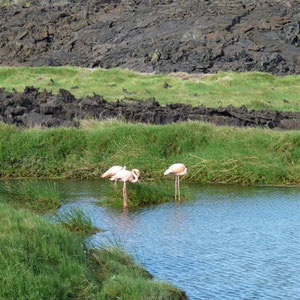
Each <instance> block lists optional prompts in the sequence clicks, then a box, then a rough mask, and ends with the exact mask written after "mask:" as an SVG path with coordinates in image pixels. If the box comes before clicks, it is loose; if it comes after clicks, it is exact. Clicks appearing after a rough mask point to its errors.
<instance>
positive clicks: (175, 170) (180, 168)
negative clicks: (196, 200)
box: [164, 163, 187, 201]
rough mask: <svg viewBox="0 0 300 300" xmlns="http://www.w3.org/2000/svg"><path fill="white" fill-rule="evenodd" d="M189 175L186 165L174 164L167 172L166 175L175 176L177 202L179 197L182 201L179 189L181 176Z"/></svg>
mask: <svg viewBox="0 0 300 300" xmlns="http://www.w3.org/2000/svg"><path fill="white" fill-rule="evenodd" d="M186 173H187V168H186V167H185V165H184V164H180V163H177V164H173V165H171V166H170V167H169V168H168V169H167V170H166V171H165V172H164V175H168V174H173V175H175V201H176V197H177V195H178V199H179V201H180V189H179V176H181V175H185V174H186Z"/></svg>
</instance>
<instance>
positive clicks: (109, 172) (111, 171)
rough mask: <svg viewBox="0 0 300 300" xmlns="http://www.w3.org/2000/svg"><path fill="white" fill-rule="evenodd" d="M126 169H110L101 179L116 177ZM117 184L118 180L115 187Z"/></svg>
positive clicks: (119, 167)
mask: <svg viewBox="0 0 300 300" xmlns="http://www.w3.org/2000/svg"><path fill="white" fill-rule="evenodd" d="M125 169H126V167H121V166H113V167H111V168H109V169H108V170H107V171H106V172H104V173H103V174H102V175H101V178H111V177H113V176H115V175H116V174H117V173H118V172H120V171H122V170H125ZM116 184H117V180H115V185H116Z"/></svg>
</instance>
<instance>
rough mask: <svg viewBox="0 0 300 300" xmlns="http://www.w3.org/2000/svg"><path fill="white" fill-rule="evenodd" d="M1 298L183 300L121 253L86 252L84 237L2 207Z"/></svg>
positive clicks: (177, 293)
mask: <svg viewBox="0 0 300 300" xmlns="http://www.w3.org/2000/svg"><path fill="white" fill-rule="evenodd" d="M0 228H1V233H0V249H1V251H0V264H1V268H0V278H1V280H0V299H20V300H21V299H26V300H35V299H82V300H84V299H103V300H105V299H107V300H110V299H124V300H125V299H128V300H129V299H132V300H135V299H136V300H138V299H153V300H154V299H166V300H167V299H172V300H173V299H174V300H176V299H185V298H184V294H183V293H182V292H180V291H179V290H177V289H176V288H174V287H173V286H171V285H169V284H164V283H160V282H155V281H152V280H151V276H149V274H148V273H147V272H146V271H145V270H144V269H143V268H142V267H139V266H137V265H136V264H135V263H134V261H133V259H132V258H131V257H129V256H128V255H126V254H124V253H123V252H122V251H121V250H120V249H116V248H113V249H112V248H111V249H109V248H106V247H104V248H103V249H100V250H96V249H92V250H88V249H86V248H85V246H84V244H83V240H82V237H81V236H79V235H75V234H72V233H70V232H68V231H67V230H65V229H64V228H63V227H62V226H59V225H53V224H50V223H48V222H47V221H46V220H44V219H42V218H41V217H39V216H37V215H34V214H33V213H31V212H28V211H25V210H22V209H21V210H19V211H17V210H15V209H13V208H12V207H10V206H9V205H8V204H5V203H0Z"/></svg>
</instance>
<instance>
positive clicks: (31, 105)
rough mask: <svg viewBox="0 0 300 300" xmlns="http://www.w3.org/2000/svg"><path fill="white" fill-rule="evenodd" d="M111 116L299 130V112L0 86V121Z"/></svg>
mask: <svg viewBox="0 0 300 300" xmlns="http://www.w3.org/2000/svg"><path fill="white" fill-rule="evenodd" d="M111 118H116V119H121V120H124V121H131V122H142V123H149V124H167V123H173V122H182V121H188V120H197V121H206V122H212V123H215V124H217V125H232V126H240V127H244V126H246V127H257V126H259V127H267V128H281V129H300V113H288V112H285V113H281V112H278V111H274V110H261V111H255V110H248V109H247V108H245V107H240V108H235V107H232V106H229V107H225V108H222V107H219V108H207V107H205V106H203V105H199V106H194V107H193V106H191V105H185V104H180V103H173V104H169V105H166V106H161V105H160V104H159V103H158V102H157V101H156V100H155V99H148V100H128V101H126V102H125V101H116V102H108V101H106V100H105V99H104V98H103V97H102V96H99V95H96V94H94V96H93V97H85V98H82V99H76V98H75V97H74V96H73V95H72V94H71V93H70V92H68V91H66V90H63V89H61V90H60V91H59V94H58V95H53V94H52V93H51V92H47V91H42V92H40V91H39V90H38V89H36V88H33V87H26V88H25V90H24V92H23V93H18V92H6V91H5V90H4V89H0V121H2V122H5V123H8V124H16V125H18V126H23V127H29V126H42V127H57V126H64V127H69V126H78V125H79V121H80V120H82V119H97V120H107V119H111Z"/></svg>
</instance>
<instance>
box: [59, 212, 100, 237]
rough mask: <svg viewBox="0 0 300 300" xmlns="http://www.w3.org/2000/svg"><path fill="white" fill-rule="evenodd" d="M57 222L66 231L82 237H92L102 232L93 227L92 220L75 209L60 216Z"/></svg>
mask: <svg viewBox="0 0 300 300" xmlns="http://www.w3.org/2000/svg"><path fill="white" fill-rule="evenodd" d="M55 222H56V224H60V225H61V226H63V227H64V228H65V229H67V230H69V231H71V232H75V233H78V234H81V235H90V234H93V233H96V232H98V231H100V229H98V228H96V227H94V226H93V223H92V221H91V219H90V218H89V217H88V216H87V215H85V213H84V212H83V211H81V210H80V209H73V210H71V211H69V212H66V213H63V214H60V215H58V216H57V217H56V218H55Z"/></svg>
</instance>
